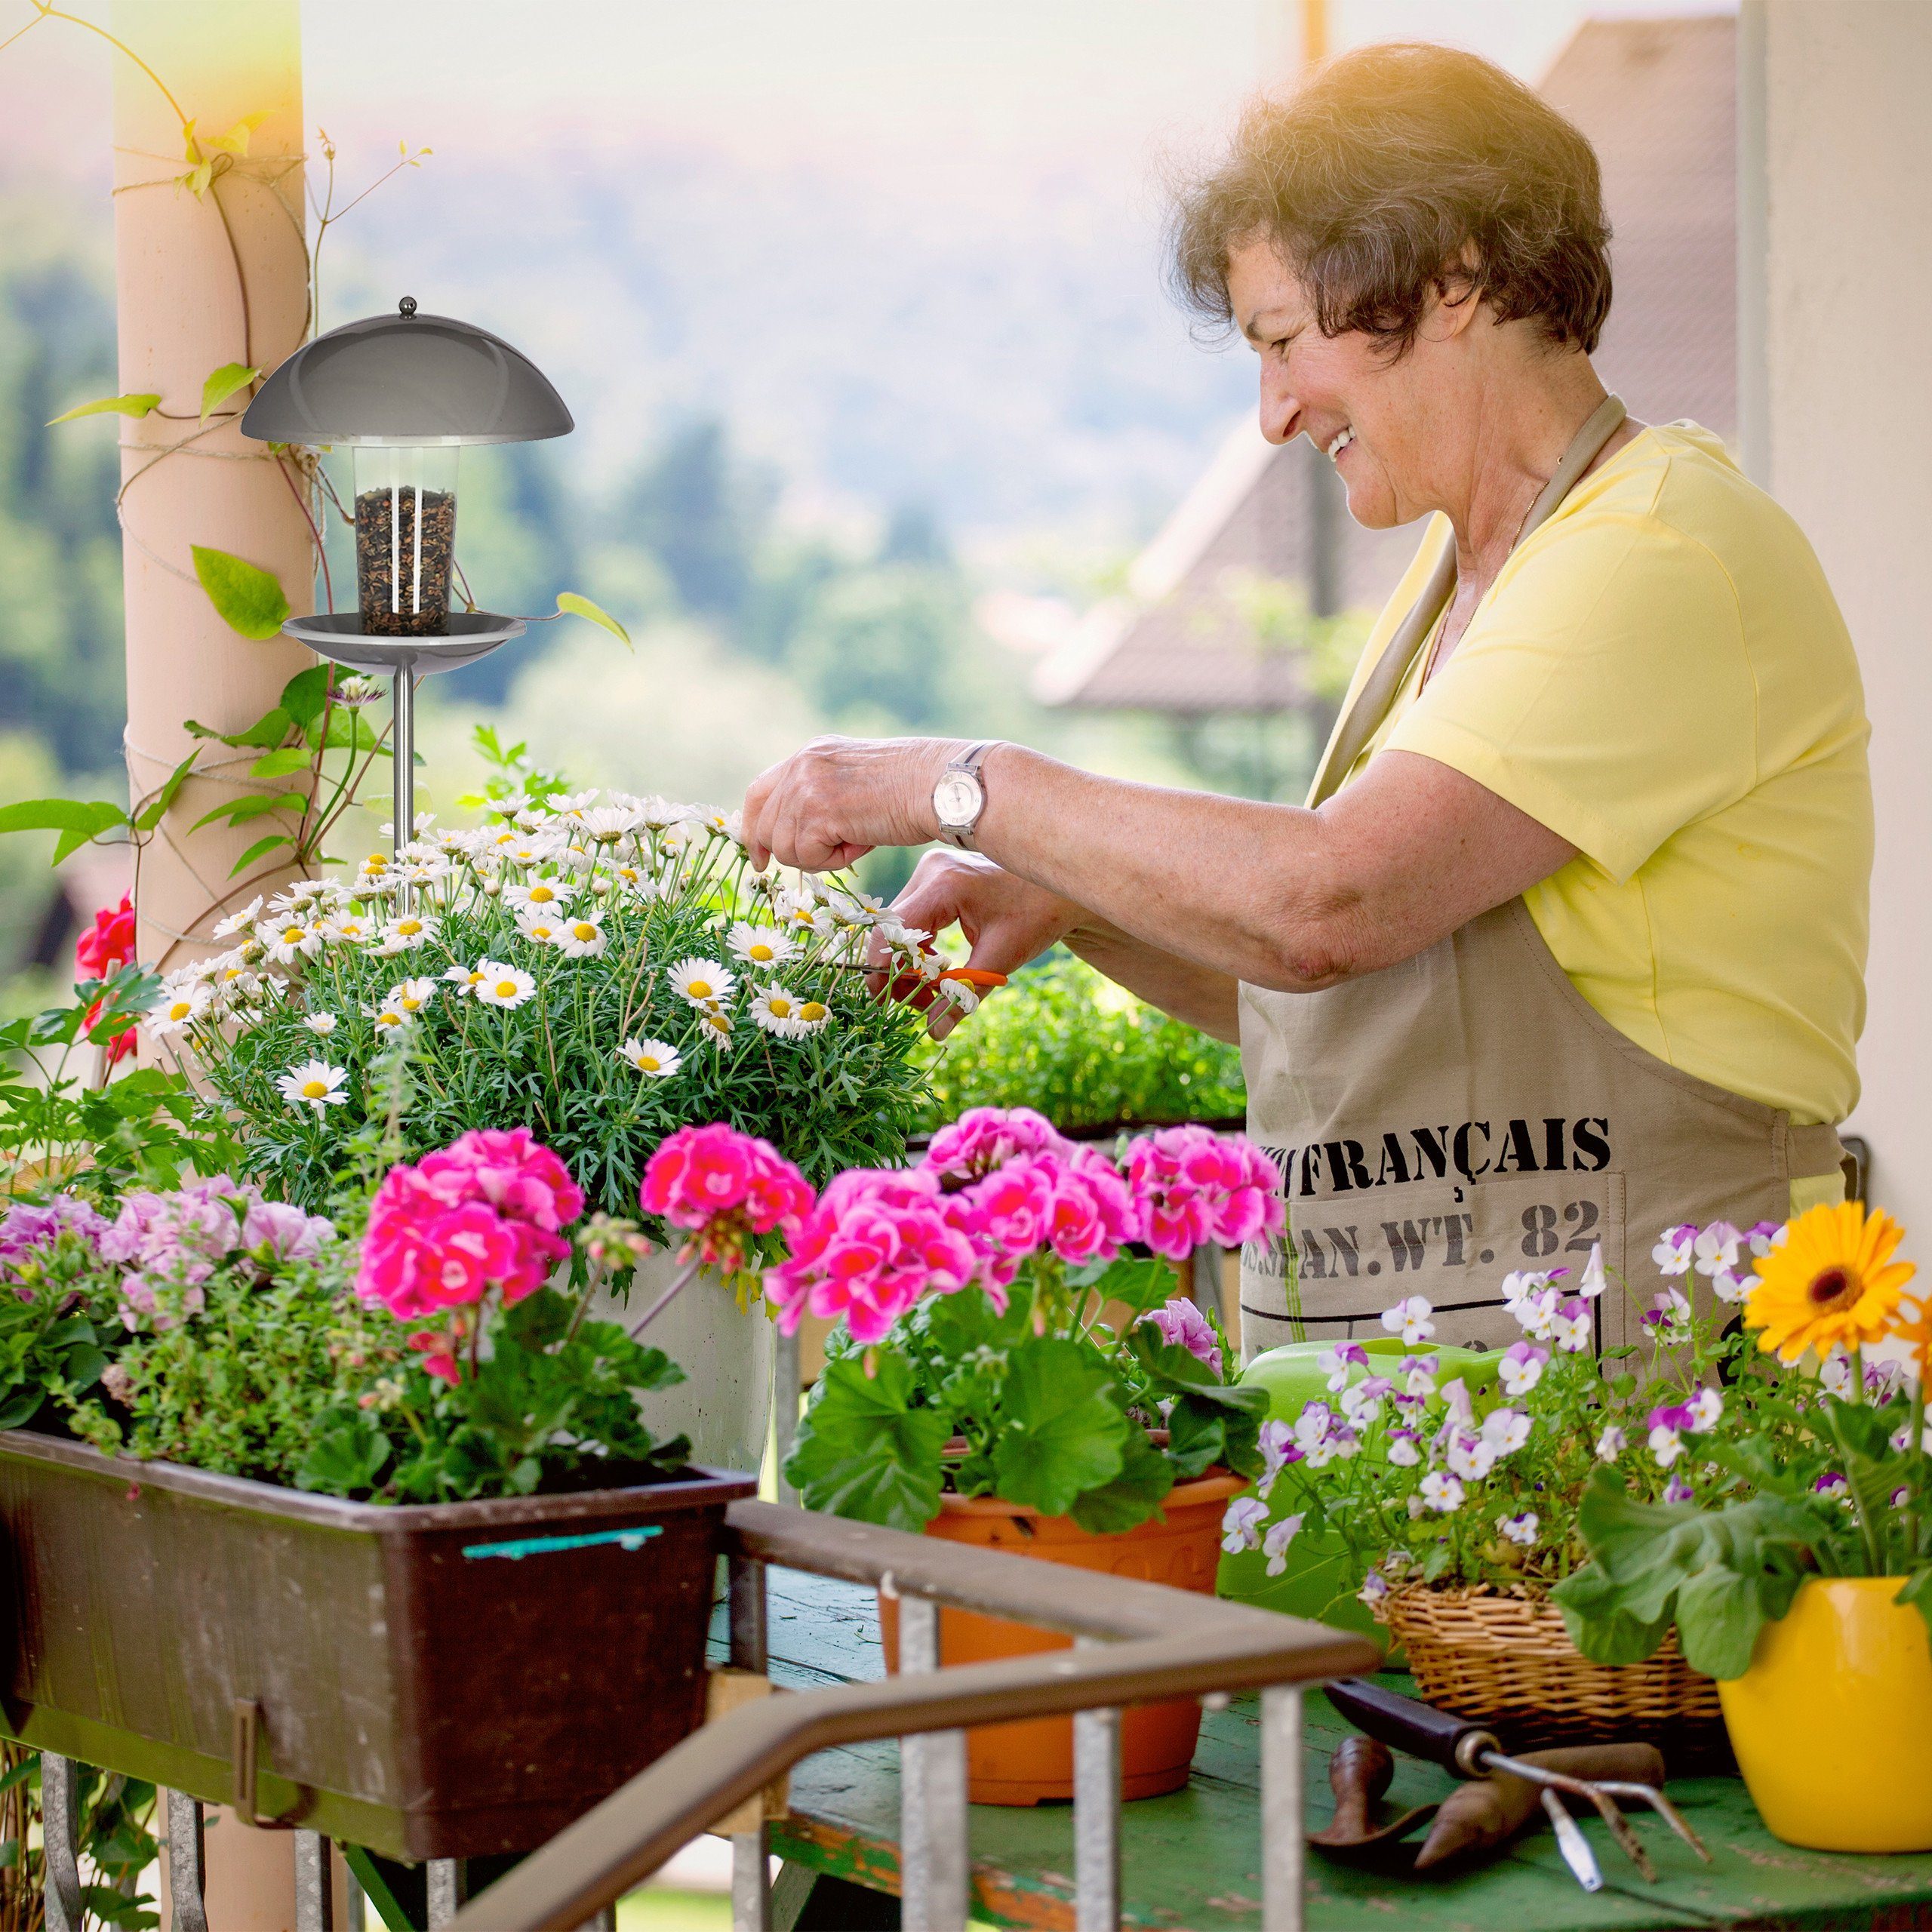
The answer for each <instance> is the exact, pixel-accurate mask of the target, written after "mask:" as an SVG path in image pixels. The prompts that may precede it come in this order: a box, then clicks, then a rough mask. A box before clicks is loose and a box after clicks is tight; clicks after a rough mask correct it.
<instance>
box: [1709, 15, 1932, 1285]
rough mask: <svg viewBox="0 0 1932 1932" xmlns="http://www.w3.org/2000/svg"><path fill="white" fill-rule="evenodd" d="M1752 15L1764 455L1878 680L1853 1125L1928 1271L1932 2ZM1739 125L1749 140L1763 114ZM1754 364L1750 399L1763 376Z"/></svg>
mask: <svg viewBox="0 0 1932 1932" xmlns="http://www.w3.org/2000/svg"><path fill="white" fill-rule="evenodd" d="M1745 19H1746V23H1747V24H1748V25H1749V28H1750V29H1751V31H1750V32H1749V33H1748V34H1747V35H1745V36H1744V38H1743V42H1742V45H1743V48H1744V49H1745V51H1746V53H1747V54H1748V55H1749V57H1750V58H1752V60H1758V61H1761V63H1762V75H1761V88H1762V102H1763V122H1762V127H1761V133H1760V134H1759V136H1758V139H1757V143H1756V145H1757V149H1758V151H1757V152H1756V153H1755V154H1753V153H1752V151H1751V147H1750V146H1749V145H1748V144H1747V145H1746V146H1745V148H1744V149H1743V151H1742V152H1740V162H1741V164H1742V165H1743V170H1753V169H1755V171H1756V179H1755V182H1754V183H1751V184H1749V185H1747V186H1745V187H1744V189H1743V193H1744V195H1745V196H1746V207H1747V208H1751V209H1752V211H1753V220H1754V222H1755V223H1757V224H1758V225H1759V226H1760V227H1761V232H1762V234H1763V236H1764V242H1763V247H1764V260H1763V262H1762V263H1761V264H1759V265H1758V267H1759V269H1760V272H1761V288H1762V298H1761V299H1762V302H1763V313H1762V317H1761V323H1756V322H1754V321H1753V318H1750V317H1749V316H1747V317H1746V321H1747V322H1753V325H1754V326H1758V327H1761V334H1762V342H1763V350H1762V360H1763V365H1764V366H1763V370H1762V383H1763V390H1762V393H1763V395H1764V422H1763V425H1762V432H1763V438H1764V441H1763V444H1762V445H1761V447H1760V448H1755V449H1754V450H1753V451H1752V452H1751V453H1752V454H1753V456H1754V457H1755V458H1756V460H1758V461H1759V462H1761V463H1764V464H1766V465H1767V480H1768V482H1769V485H1770V489H1771V491H1772V494H1774V495H1775V496H1776V497H1777V498H1778V500H1780V502H1781V503H1783V504H1784V505H1785V506H1786V508H1787V509H1789V510H1790V511H1791V512H1792V515H1794V516H1795V517H1796V518H1797V519H1798V522H1799V523H1800V524H1801V525H1802V526H1803V528H1804V531H1805V532H1806V534H1807V535H1808V536H1809V537H1810V539H1811V541H1812V543H1814V545H1815V546H1817V552H1818V555H1819V558H1820V561H1822V562H1823V565H1824V568H1825V571H1826V575H1827V577H1829V579H1830V580H1831V584H1832V589H1833V590H1834V591H1835V592H1836V593H1837V595H1838V601H1839V603H1840V604H1841V605H1842V606H1843V608H1844V614H1845V620H1846V622H1847V623H1848V624H1849V626H1850V630H1851V635H1852V638H1853V641H1854V643H1855V644H1856V645H1857V649H1858V656H1859V662H1860V667H1861V669H1862V670H1863V675H1864V679H1865V695H1866V710H1867V712H1868V714H1869V716H1870V718H1871V719H1872V787H1873V791H1874V794H1875V801H1876V804H1877V813H1878V856H1877V868H1876V871H1875V875H1874V877H1873V880H1872V960H1871V968H1870V973H1869V989H1870V1009H1869V1017H1868V1019H1867V1021H1866V1029H1865V1037H1864V1041H1863V1045H1862V1046H1861V1048H1860V1054H1859V1061H1860V1072H1861V1073H1862V1075H1863V1081H1864V1097H1863V1100H1861V1102H1860V1104H1859V1106H1858V1108H1857V1112H1855V1113H1854V1115H1853V1116H1852V1118H1851V1121H1850V1129H1851V1131H1854V1132H1855V1133H1858V1134H1863V1135H1864V1136H1865V1137H1866V1139H1867V1140H1869V1141H1870V1143H1871V1146H1872V1177H1871V1182H1870V1192H1871V1195H1872V1199H1873V1200H1874V1201H1877V1202H1878V1203H1880V1204H1882V1205H1884V1207H1887V1208H1888V1209H1889V1210H1890V1211H1891V1212H1892V1213H1894V1214H1896V1215H1897V1217H1899V1219H1900V1220H1902V1221H1903V1223H1905V1225H1906V1228H1907V1229H1909V1232H1910V1235H1912V1237H1913V1238H1912V1239H1910V1240H1909V1241H1908V1243H1907V1247H1906V1252H1907V1253H1909V1254H1915V1257H1916V1258H1917V1260H1918V1263H1919V1266H1920V1268H1921V1270H1923V1269H1925V1268H1926V1267H1927V1266H1928V1265H1932V1014H1928V1011H1927V999H1926V979H1927V961H1932V761H1928V760H1927V757H1926V755H1925V746H1926V743H1927V740H1928V739H1932V645H1928V641H1927V633H1928V629H1932V545H1928V543H1927V540H1926V533H1927V531H1928V530H1932V461H1928V459H1927V452H1928V451H1932V374H1928V371H1927V365H1926V361H1925V357H1924V354H1923V352H1922V351H1921V348H1920V346H1919V343H1918V339H1917V335H1916V333H1915V327H1914V322H1913V319H1912V318H1915V317H1918V316H1920V315H1924V314H1925V313H1926V312H1927V309H1928V307H1932V195H1929V194H1928V193H1927V182H1928V181H1932V117H1928V116H1927V114H1926V112H1925V105H1924V103H1925V98H1926V94H1927V90H1928V88H1932V6H1927V5H1926V4H1925V0H1860V4H1859V5H1857V6H1845V5H1826V4H1823V0H1749V4H1748V5H1747V9H1746V15H1745ZM1743 78H1744V79H1745V81H1746V85H1747V86H1748V85H1752V76H1751V75H1748V74H1747V75H1745V76H1744V77H1743ZM1740 127H1741V128H1743V130H1744V131H1745V132H1746V139H1747V143H1749V117H1748V116H1745V115H1740ZM1742 178H1743V176H1742V171H1741V172H1740V180H1742ZM1760 196H1761V204H1760V202H1758V197H1760ZM1745 285H1746V284H1745V282H1744V281H1743V278H1740V287H1743V286H1745ZM1740 347H1741V348H1746V349H1748V347H1749V340H1748V335H1747V337H1746V340H1745V341H1743V342H1741V343H1740ZM1752 374H1753V372H1752V371H1749V370H1747V369H1740V376H1741V377H1744V378H1746V380H1743V381H1741V382H1740V394H1748V393H1749V381H1750V379H1751V377H1752Z"/></svg>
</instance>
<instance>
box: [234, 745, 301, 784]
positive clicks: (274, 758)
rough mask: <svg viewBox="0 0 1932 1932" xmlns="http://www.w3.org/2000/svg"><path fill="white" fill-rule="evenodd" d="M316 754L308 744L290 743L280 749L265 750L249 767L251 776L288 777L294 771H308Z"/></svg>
mask: <svg viewBox="0 0 1932 1932" xmlns="http://www.w3.org/2000/svg"><path fill="white" fill-rule="evenodd" d="M314 755H315V754H314V753H313V752H311V751H310V750H309V747H308V746H306V745H288V746H285V747H283V748H282V749H281V750H279V751H272V752H263V754H262V755H261V756H260V758H257V759H256V761H254V764H251V765H250V766H249V768H248V776H249V777H251V778H286V777H288V775H289V774H290V773H291V772H292V771H307V770H308V768H309V760H310V759H311V758H312V757H313V756H314Z"/></svg>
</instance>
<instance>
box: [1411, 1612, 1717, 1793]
mask: <svg viewBox="0 0 1932 1932" xmlns="http://www.w3.org/2000/svg"><path fill="white" fill-rule="evenodd" d="M1377 1615H1378V1616H1379V1617H1380V1618H1381V1620H1382V1621H1383V1623H1386V1625H1387V1626H1389V1632H1390V1633H1391V1634H1392V1635H1393V1636H1394V1637H1395V1639H1396V1641H1398V1643H1399V1644H1401V1646H1402V1647H1403V1649H1404V1651H1407V1653H1408V1660H1409V1669H1410V1670H1411V1672H1413V1673H1414V1677H1415V1680H1416V1688H1417V1693H1418V1694H1419V1695H1420V1697H1422V1699H1423V1701H1424V1702H1425V1703H1431V1704H1434V1705H1435V1706H1438V1708H1439V1709H1443V1710H1445V1711H1452V1712H1454V1713H1455V1714H1456V1715H1457V1716H1458V1717H1463V1718H1471V1719H1473V1720H1475V1721H1478V1722H1480V1723H1481V1724H1486V1725H1487V1726H1488V1727H1490V1728H1491V1729H1492V1730H1494V1731H1495V1732H1496V1734H1497V1736H1498V1737H1500V1738H1501V1739H1502V1740H1503V1743H1504V1745H1505V1746H1507V1747H1509V1748H1512V1749H1517V1750H1529V1749H1534V1748H1536V1747H1537V1746H1540V1745H1546V1744H1574V1743H1583V1742H1586V1741H1589V1740H1596V1741H1612V1740H1614V1741H1617V1742H1623V1741H1626V1740H1642V1741H1644V1742H1647V1743H1653V1744H1655V1745H1657V1746H1660V1748H1662V1749H1664V1750H1665V1751H1666V1753H1667V1755H1668V1757H1669V1761H1670V1764H1671V1767H1672V1770H1673V1772H1681V1770H1687V1769H1689V1768H1690V1767H1691V1765H1692V1764H1693V1763H1695V1764H1697V1765H1699V1766H1700V1767H1701V1766H1706V1765H1709V1764H1712V1763H1714V1762H1717V1763H1721V1762H1722V1761H1724V1759H1725V1758H1727V1756H1728V1753H1729V1745H1728V1743H1727V1739H1726V1737H1725V1734H1724V1714H1723V1712H1722V1711H1721V1709H1719V1707H1718V1687H1717V1685H1716V1684H1715V1682H1713V1681H1712V1679H1711V1678H1708V1677H1706V1676H1703V1675H1701V1674H1700V1672H1697V1671H1694V1670H1693V1669H1691V1668H1690V1666H1689V1665H1688V1664H1687V1663H1685V1662H1684V1658H1683V1655H1682V1654H1681V1652H1680V1651H1678V1647H1677V1633H1676V1632H1675V1631H1674V1630H1673V1631H1672V1632H1670V1633H1669V1635H1668V1636H1666V1638H1665V1639H1664V1641H1663V1645H1662V1647H1660V1649H1659V1650H1658V1651H1657V1654H1656V1655H1655V1656H1654V1657H1649V1658H1647V1659H1646V1660H1644V1662H1643V1663H1632V1664H1601V1663H1590V1662H1589V1660H1587V1659H1586V1658H1585V1657H1583V1656H1582V1655H1581V1654H1580V1652H1579V1651H1577V1647H1576V1646H1575V1645H1574V1644H1573V1643H1571V1641H1570V1634H1569V1632H1567V1630H1566V1629H1564V1625H1563V1614H1562V1612H1561V1611H1559V1610H1558V1609H1557V1607H1555V1604H1552V1603H1551V1602H1550V1601H1549V1599H1548V1598H1546V1597H1544V1596H1542V1595H1533V1594H1532V1593H1531V1592H1528V1591H1527V1590H1509V1589H1489V1588H1484V1587H1481V1586H1478V1587H1476V1588H1474V1589H1449V1590H1437V1589H1426V1588H1422V1587H1418V1588H1415V1589H1406V1590H1400V1591H1398V1592H1395V1594H1394V1595H1391V1596H1389V1597H1388V1598H1386V1599H1385V1600H1384V1601H1383V1603H1382V1604H1380V1607H1378V1609H1377Z"/></svg>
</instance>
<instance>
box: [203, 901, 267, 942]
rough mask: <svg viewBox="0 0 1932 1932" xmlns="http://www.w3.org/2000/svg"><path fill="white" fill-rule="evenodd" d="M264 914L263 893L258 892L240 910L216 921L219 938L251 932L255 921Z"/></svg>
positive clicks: (216, 931)
mask: <svg viewBox="0 0 1932 1932" xmlns="http://www.w3.org/2000/svg"><path fill="white" fill-rule="evenodd" d="M261 915H262V895H261V894H260V893H259V892H258V893H257V894H255V896H254V898H252V899H251V900H249V901H248V904H247V905H245V906H243V907H242V909H241V910H240V911H239V912H231V913H229V915H228V916H227V918H225V919H217V921H215V927H214V936H215V937H216V938H217V939H232V938H233V937H235V934H237V933H251V932H253V931H254V930H255V921H257V919H259V918H260V917H261Z"/></svg>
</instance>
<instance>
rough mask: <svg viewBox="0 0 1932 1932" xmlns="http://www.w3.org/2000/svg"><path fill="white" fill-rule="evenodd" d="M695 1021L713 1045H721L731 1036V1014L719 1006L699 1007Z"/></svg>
mask: <svg viewBox="0 0 1932 1932" xmlns="http://www.w3.org/2000/svg"><path fill="white" fill-rule="evenodd" d="M697 1023H698V1024H699V1025H700V1026H702V1027H703V1029H704V1031H705V1037H706V1038H708V1039H709V1041H711V1043H712V1045H713V1046H722V1045H723V1044H724V1042H725V1041H727V1040H728V1039H729V1038H731V1015H730V1014H728V1013H727V1012H726V1011H724V1008H722V1007H721V1006H707V1007H704V1008H701V1009H700V1011H699V1014H698V1016H697Z"/></svg>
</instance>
